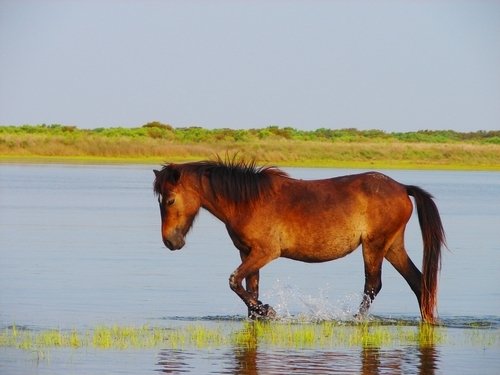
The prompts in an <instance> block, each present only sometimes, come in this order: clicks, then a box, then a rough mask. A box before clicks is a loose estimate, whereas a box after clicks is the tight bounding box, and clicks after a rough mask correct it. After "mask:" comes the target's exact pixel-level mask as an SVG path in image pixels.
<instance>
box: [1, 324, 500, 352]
mask: <svg viewBox="0 0 500 375" xmlns="http://www.w3.org/2000/svg"><path fill="white" fill-rule="evenodd" d="M447 332H448V331H447V329H446V328H445V327H439V326H438V327H435V326H431V325H427V324H420V325H415V324H413V325H410V324H407V323H406V322H401V323H396V324H382V323H380V322H355V323H354V322H349V323H346V322H337V321H325V322H320V323H294V322H259V321H257V322H253V321H251V322H250V321H249V322H243V323H238V324H229V325H228V324H227V323H224V322H220V323H217V324H211V325H210V326H206V325H202V324H194V325H187V326H182V327H175V328H160V327H149V326H147V325H145V326H140V327H133V326H118V325H114V326H98V327H95V328H94V329H92V330H89V331H86V332H78V331H76V330H70V331H64V330H43V331H34V330H26V329H23V330H20V329H18V328H17V327H16V326H10V327H8V328H5V329H4V330H3V331H2V332H1V333H0V347H14V348H19V349H24V350H33V351H44V350H47V349H49V348H73V349H79V348H95V349H102V350H107V349H115V350H116V349H117V350H129V349H132V350H133V349H152V348H162V349H167V348H168V349H185V348H195V349H210V348H221V347H228V346H234V347H244V348H254V347H257V346H265V347H271V348H284V349H300V348H308V349H328V348H338V347H395V346H401V345H416V346H419V347H428V346H434V345H439V344H449V343H453V342H457V340H459V341H461V342H460V344H470V345H475V346H482V347H491V346H498V345H499V344H500V335H499V332H498V330H496V329H493V330H491V329H480V328H470V329H466V330H465V334H463V335H462V336H461V337H460V338H459V339H457V338H453V339H450V337H449V336H448V333H447Z"/></svg>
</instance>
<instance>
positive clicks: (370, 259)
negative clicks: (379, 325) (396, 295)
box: [358, 241, 384, 317]
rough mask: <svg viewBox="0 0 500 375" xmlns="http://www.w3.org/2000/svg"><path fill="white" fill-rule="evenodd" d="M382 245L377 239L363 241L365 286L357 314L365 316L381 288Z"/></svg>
mask: <svg viewBox="0 0 500 375" xmlns="http://www.w3.org/2000/svg"><path fill="white" fill-rule="evenodd" d="M383 260H384V245H383V244H378V243H377V241H371V242H368V241H366V242H363V261H364V263H365V287H364V291H363V301H362V302H361V305H360V306H359V313H358V316H361V317H362V316H365V315H366V313H367V312H368V309H369V308H370V305H371V304H372V302H373V300H374V299H375V297H376V296H377V294H378V293H379V292H380V289H382V261H383Z"/></svg>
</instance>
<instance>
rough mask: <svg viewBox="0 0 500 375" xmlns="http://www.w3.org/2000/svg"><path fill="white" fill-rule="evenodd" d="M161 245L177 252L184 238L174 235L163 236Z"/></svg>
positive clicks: (182, 244) (180, 235)
mask: <svg viewBox="0 0 500 375" xmlns="http://www.w3.org/2000/svg"><path fill="white" fill-rule="evenodd" d="M163 243H164V244H165V246H166V247H168V248H169V249H170V250H179V249H182V247H183V246H184V244H185V243H186V241H184V237H183V236H182V234H179V233H176V234H174V235H172V236H169V237H166V236H164V237H163Z"/></svg>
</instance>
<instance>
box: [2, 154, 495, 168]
mask: <svg viewBox="0 0 500 375" xmlns="http://www.w3.org/2000/svg"><path fill="white" fill-rule="evenodd" d="M203 159H206V158H200V157H195V156H192V157H190V156H184V157H174V158H173V157H166V158H160V157H156V156H155V157H104V156H40V155H35V156H34V155H0V165H2V164H69V165H134V164H135V165H161V164H164V163H166V162H173V163H184V162H190V161H198V160H203ZM257 163H258V164H259V165H275V166H277V167H283V168H286V167H291V168H335V169H384V170H395V169H400V170H436V171H439V170H441V171H471V172H474V171H476V172H480V171H482V172H499V171H500V165H484V164H483V165H474V164H465V163H429V162H426V161H420V162H415V161H405V160H393V161H391V162H389V161H382V160H381V161H339V160H314V159H305V160H300V161H299V160H293V161H283V160H281V161H265V162H260V161H259V159H258V158H257Z"/></svg>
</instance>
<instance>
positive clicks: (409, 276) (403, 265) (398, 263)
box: [385, 240, 422, 306]
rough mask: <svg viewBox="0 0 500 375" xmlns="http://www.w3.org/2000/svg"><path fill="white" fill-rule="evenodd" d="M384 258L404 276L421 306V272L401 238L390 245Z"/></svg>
mask: <svg viewBox="0 0 500 375" xmlns="http://www.w3.org/2000/svg"><path fill="white" fill-rule="evenodd" d="M385 258H386V259H387V260H388V261H389V262H390V263H391V264H392V265H393V267H394V268H395V269H396V270H397V271H398V272H399V273H400V274H401V276H403V277H404V279H405V280H406V282H407V283H408V285H409V286H410V288H411V290H413V293H415V296H416V297H417V301H418V305H419V306H421V301H420V298H421V294H422V273H421V272H420V271H419V269H418V268H417V267H416V266H415V264H414V263H413V262H412V261H411V259H410V257H409V256H408V253H407V252H406V250H405V248H404V243H403V241H402V240H401V241H399V242H397V243H395V244H394V245H393V246H391V248H390V249H389V251H388V252H387V254H386V255H385Z"/></svg>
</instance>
